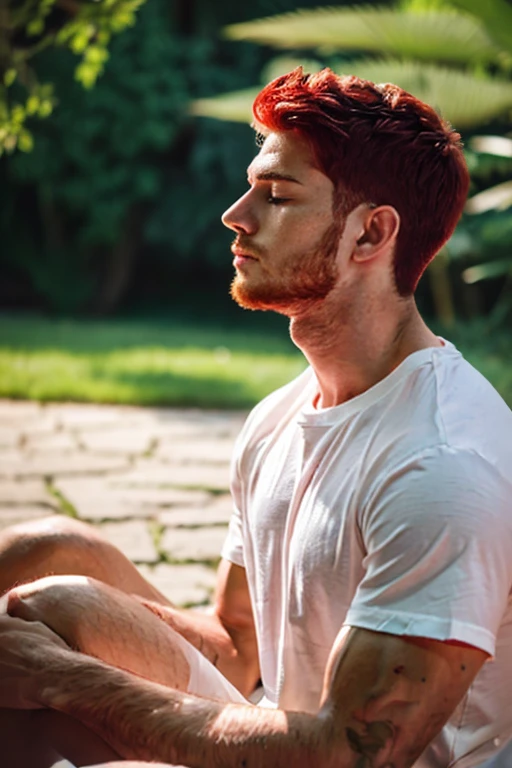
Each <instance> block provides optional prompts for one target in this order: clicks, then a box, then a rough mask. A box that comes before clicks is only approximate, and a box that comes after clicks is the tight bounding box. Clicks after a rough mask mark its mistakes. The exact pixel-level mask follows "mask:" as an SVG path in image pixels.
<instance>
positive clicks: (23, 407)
mask: <svg viewBox="0 0 512 768" xmlns="http://www.w3.org/2000/svg"><path fill="white" fill-rule="evenodd" d="M41 410H42V408H41V405H40V404H39V403H34V402H32V401H31V400H7V399H4V398H2V399H0V424H2V425H4V424H14V425H18V424H23V423H24V422H26V421H27V419H34V418H37V417H38V416H39V415H40V413H41Z"/></svg>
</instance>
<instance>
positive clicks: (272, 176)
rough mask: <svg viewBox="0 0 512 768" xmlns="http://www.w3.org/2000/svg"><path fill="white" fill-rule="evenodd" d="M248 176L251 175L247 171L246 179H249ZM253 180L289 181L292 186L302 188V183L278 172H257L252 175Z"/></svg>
mask: <svg viewBox="0 0 512 768" xmlns="http://www.w3.org/2000/svg"><path fill="white" fill-rule="evenodd" d="M250 176H251V173H250V172H249V171H248V172H247V177H248V178H250ZM254 178H255V179H256V180H257V181H291V182H293V183H294V184H300V185H301V186H304V185H303V184H302V181H299V180H298V179H296V178H295V177H294V176H289V175H288V174H287V173H281V172H280V171H259V172H258V171H257V172H256V173H255V174H254Z"/></svg>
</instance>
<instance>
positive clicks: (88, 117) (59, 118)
mask: <svg viewBox="0 0 512 768" xmlns="http://www.w3.org/2000/svg"><path fill="white" fill-rule="evenodd" d="M120 23H121V21H118V22H117V24H118V26H119V24H120ZM186 55H187V53H186V51H184V45H183V44H182V43H180V41H179V40H177V39H176V38H174V37H173V36H172V34H171V33H170V31H169V25H168V23H167V18H166V13H165V7H164V3H154V2H153V3H150V4H148V5H147V6H146V7H144V8H143V9H142V10H141V13H140V25H139V27H138V28H137V30H135V29H133V30H129V31H127V32H125V33H124V34H123V35H120V36H119V37H118V38H117V39H115V40H114V41H113V43H112V57H111V60H110V61H109V63H108V65H107V68H106V72H105V75H104V78H103V79H102V81H101V85H98V87H97V88H96V89H93V90H88V91H85V90H83V89H82V88H81V87H79V86H78V85H77V83H76V82H75V81H74V80H73V77H72V74H71V67H70V64H71V62H72V57H71V54H70V53H69V52H67V51H52V52H48V53H47V54H46V55H45V57H44V58H43V57H41V61H40V66H41V69H42V71H44V74H45V75H46V76H47V77H48V78H49V79H51V80H52V81H54V82H55V83H57V84H58V89H59V92H60V93H61V94H62V97H63V102H62V104H61V105H60V107H59V109H58V110H57V111H56V112H55V114H54V115H53V116H52V118H50V119H48V120H47V121H45V122H44V123H42V124H39V125H38V126H37V141H36V142H35V146H34V149H33V151H32V152H31V153H30V155H22V154H17V155H14V156H13V157H12V158H9V172H10V174H11V178H12V179H14V180H15V181H16V182H17V183H18V191H19V192H18V193H19V197H18V199H14V200H11V201H10V203H9V204H8V208H7V209H6V210H5V211H4V214H3V215H4V223H5V225H7V220H8V217H9V216H12V215H13V213H14V215H16V212H17V211H18V210H20V208H21V207H22V206H23V188H26V187H27V186H28V185H35V187H36V189H37V190H38V192H37V203H38V211H39V216H40V220H41V229H38V228H35V227H34V229H33V233H32V244H31V245H30V244H27V248H26V249H25V251H23V249H22V248H20V242H19V239H20V238H19V232H12V234H11V237H12V241H11V242H10V244H9V247H8V248H7V252H6V257H7V258H8V259H9V258H10V259H11V260H12V261H13V263H14V264H15V265H16V266H17V268H20V267H22V268H24V269H26V270H27V271H29V273H30V276H31V280H32V283H33V284H34V286H35V288H36V290H37V291H38V293H39V294H40V295H42V296H44V297H45V299H46V301H47V302H48V304H49V305H50V306H52V307H54V308H55V309H57V310H59V311H70V310H72V309H74V308H77V307H80V306H84V305H85V304H86V303H87V301H90V300H91V299H92V297H93V296H94V294H95V293H97V292H98V284H97V282H96V281H95V280H93V279H92V276H91V273H92V272H96V273H97V274H99V275H102V274H103V276H104V275H105V271H104V270H102V264H103V265H104V266H105V269H107V267H108V262H106V260H105V259H106V252H105V249H106V248H109V249H112V250H111V251H110V253H112V252H113V251H114V250H115V248H116V247H117V248H118V249H120V248H121V247H122V244H121V245H119V243H120V242H121V240H122V236H123V233H127V234H128V233H129V239H130V240H132V239H133V240H134V241H136V240H137V238H138V237H139V234H138V217H139V216H140V211H141V209H143V207H144V206H145V205H147V204H148V202H149V201H152V200H154V199H155V198H156V197H157V196H158V194H159V193H160V191H161V188H162V172H161V169H160V168H159V164H158V162H157V160H156V158H157V156H158V155H159V154H161V153H162V152H165V151H166V149H167V148H168V147H169V146H170V145H171V144H172V142H173V140H174V139H175V138H176V136H177V135H178V132H179V131H180V130H181V128H182V126H183V123H184V120H185V117H186V114H185V112H186V110H185V105H186V102H187V83H186V78H185V76H184V74H183V67H182V64H183V61H184V59H185V58H186ZM21 185H22V186H21ZM0 215H1V214H0ZM71 227H73V228H74V227H77V234H76V236H74V243H73V246H71V244H70V241H69V235H68V232H69V231H70V228H71ZM6 231H8V229H7V226H6ZM7 237H8V240H9V235H8V236H7ZM130 247H131V242H127V243H126V245H125V250H127V251H128V250H129V248H130ZM71 248H72V249H73V251H74V253H73V258H72V259H71V258H70V250H71Z"/></svg>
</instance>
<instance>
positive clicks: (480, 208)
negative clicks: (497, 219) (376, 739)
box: [465, 181, 512, 214]
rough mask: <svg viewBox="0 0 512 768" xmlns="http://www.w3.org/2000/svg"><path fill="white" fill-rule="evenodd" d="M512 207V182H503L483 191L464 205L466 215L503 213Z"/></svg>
mask: <svg viewBox="0 0 512 768" xmlns="http://www.w3.org/2000/svg"><path fill="white" fill-rule="evenodd" d="M510 206H512V181H504V182H503V183H502V184H496V186H494V187H490V188H489V189H484V191H483V192H479V193H478V194H477V195H473V197H472V198H470V199H469V200H468V202H467V203H466V208H465V210H466V213H472V214H476V213H485V211H491V210H497V211H504V210H506V209H507V208H510Z"/></svg>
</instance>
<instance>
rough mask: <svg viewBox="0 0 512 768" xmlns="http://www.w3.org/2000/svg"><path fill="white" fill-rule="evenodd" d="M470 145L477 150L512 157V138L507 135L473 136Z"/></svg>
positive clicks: (497, 155)
mask: <svg viewBox="0 0 512 768" xmlns="http://www.w3.org/2000/svg"><path fill="white" fill-rule="evenodd" d="M469 146H470V147H471V149H474V150H475V152H485V153H486V154H488V155H496V157H512V139H509V138H507V137H506V136H473V138H472V139H470V141H469Z"/></svg>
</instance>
